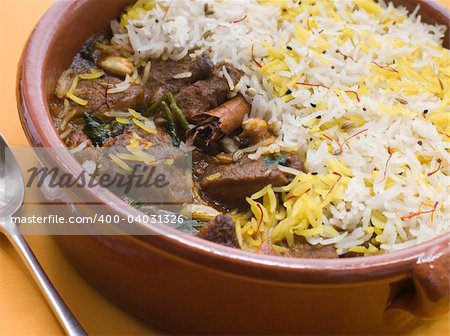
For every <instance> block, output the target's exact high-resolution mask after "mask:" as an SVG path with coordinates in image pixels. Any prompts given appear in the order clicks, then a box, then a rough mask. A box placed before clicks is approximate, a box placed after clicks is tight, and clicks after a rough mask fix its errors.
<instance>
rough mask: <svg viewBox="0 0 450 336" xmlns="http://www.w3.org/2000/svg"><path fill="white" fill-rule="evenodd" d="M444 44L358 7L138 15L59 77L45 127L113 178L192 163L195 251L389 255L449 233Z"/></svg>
mask: <svg viewBox="0 0 450 336" xmlns="http://www.w3.org/2000/svg"><path fill="white" fill-rule="evenodd" d="M445 29H446V27H444V26H437V25H429V24H426V23H424V22H422V21H421V18H420V16H418V15H417V10H416V11H414V12H413V13H408V12H407V10H406V9H405V8H402V7H394V6H393V5H392V4H391V3H384V2H382V1H380V2H375V1H372V0H351V1H327V0H302V1H291V0H286V1H284V0H280V1H264V0H259V1H257V0H249V1H218V0H217V1H212V0H207V1H157V0H148V1H147V0H139V1H137V2H136V3H135V4H134V5H132V6H130V7H128V8H126V9H124V11H123V13H122V15H121V16H120V18H118V19H117V20H115V21H113V22H112V23H111V35H110V36H101V37H93V38H92V39H90V40H89V41H87V43H86V45H85V46H84V47H83V48H82V50H81V51H80V53H79V54H78V55H77V56H76V58H75V59H74V63H73V64H72V66H71V68H70V69H68V70H67V71H66V72H64V73H63V74H62V76H61V78H60V81H59V83H58V87H57V89H56V95H57V97H58V98H57V100H56V103H55V104H54V105H53V111H54V116H55V124H56V126H57V127H58V129H59V131H60V133H61V136H62V138H63V139H64V141H65V142H66V144H67V145H68V146H69V147H72V148H75V150H76V151H79V150H81V149H83V148H86V147H113V146H123V147H126V151H125V153H119V154H117V155H112V156H111V160H112V161H113V163H114V164H115V165H116V167H117V168H118V169H121V170H124V171H127V170H129V168H130V167H129V162H130V161H141V162H146V163H148V164H152V163H151V161H152V160H151V158H149V157H148V156H145V153H144V151H143V150H142V148H141V147H152V146H153V147H155V146H176V147H180V146H181V147H184V148H187V149H190V150H192V151H193V176H194V179H193V187H192V190H193V194H194V200H195V202H193V203H192V204H186V205H185V207H184V211H185V213H189V214H190V215H192V217H193V218H194V219H196V220H197V221H198V225H199V226H198V232H196V234H197V235H199V236H200V237H202V238H205V239H208V240H211V241H215V242H217V243H221V244H224V245H228V246H234V247H238V248H242V249H244V250H247V251H254V252H257V253H264V254H272V255H286V256H292V257H317V258H320V257H325V258H331V257H339V256H341V257H342V256H344V257H347V256H355V255H371V254H377V253H383V252H392V251H396V250H399V249H403V248H406V247H409V246H412V245H415V244H418V243H421V242H423V241H426V240H429V239H431V238H433V237H436V236H438V235H441V234H443V233H445V232H448V230H449V227H450V215H449V213H450V212H449V189H450V188H449V187H450V179H449V173H450V169H449V159H450V156H449V148H450V144H449V141H450V51H449V50H448V49H445V48H444V47H443V46H442V42H443V37H444V34H445ZM99 125H100V126H102V127H103V126H104V128H103V129H102V130H103V131H104V132H103V133H101V134H103V135H105V134H106V136H104V137H102V136H100V137H99V136H98V133H95V132H94V131H95V126H97V127H98V126H99ZM105 129H107V131H105ZM172 163H173V162H172ZM181 180H182V179H181V178H180V181H181ZM171 196H174V197H175V196H176V195H171Z"/></svg>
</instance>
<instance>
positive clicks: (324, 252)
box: [287, 238, 339, 259]
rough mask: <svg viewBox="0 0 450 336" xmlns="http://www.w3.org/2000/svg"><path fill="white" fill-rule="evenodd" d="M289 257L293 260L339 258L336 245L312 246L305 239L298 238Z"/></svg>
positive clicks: (290, 250)
mask: <svg viewBox="0 0 450 336" xmlns="http://www.w3.org/2000/svg"><path fill="white" fill-rule="evenodd" d="M287 256H289V257H292V258H313V259H326V258H329V259H330V258H331V259H335V258H339V255H338V254H337V252H336V247H335V246H334V245H320V244H317V245H311V244H309V243H308V242H307V241H306V240H305V239H304V238H297V239H296V241H295V243H294V245H293V246H291V248H290V249H289V252H288V253H287Z"/></svg>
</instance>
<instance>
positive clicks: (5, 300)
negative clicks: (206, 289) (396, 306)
mask: <svg viewBox="0 0 450 336" xmlns="http://www.w3.org/2000/svg"><path fill="white" fill-rule="evenodd" d="M441 1H442V2H444V3H445V4H446V5H448V6H450V0H441ZM52 3H53V0H0V45H1V50H2V52H1V56H0V59H1V62H0V71H1V78H0V104H1V112H0V133H1V134H2V135H3V136H4V137H5V138H6V139H7V140H8V142H9V143H10V144H11V145H13V146H26V145H27V140H26V138H25V135H24V133H23V131H22V127H21V125H20V122H19V118H18V116H17V108H16V100H15V80H16V79H15V76H16V67H17V62H18V60H19V57H20V54H21V51H22V48H23V46H24V44H25V41H26V39H27V37H28V35H29V34H30V32H31V30H32V29H33V27H34V25H35V24H36V22H37V21H38V20H39V18H40V17H41V16H42V15H43V13H44V12H45V10H46V9H47V8H48V7H49V6H50V5H51V4H52ZM27 240H28V241H29V243H30V245H31V247H32V248H33V250H34V251H35V253H36V255H37V257H38V259H39V260H40V262H41V264H42V265H43V267H44V269H45V270H46V272H47V273H48V275H49V277H50V279H51V280H52V282H53V283H54V285H55V287H56V288H57V289H58V291H59V292H60V294H61V295H62V297H63V298H64V300H65V301H66V303H67V304H68V306H69V307H70V308H71V309H72V311H73V312H74V314H75V315H76V316H77V317H78V318H79V320H80V322H81V323H82V324H83V326H84V327H85V328H86V330H87V331H88V332H89V334H98V335H100V334H102V335H106V334H108V335H124V334H128V335H129V334H134V335H156V334H161V333H160V332H158V331H157V330H156V328H154V327H152V326H150V325H148V324H146V323H145V322H143V321H141V320H139V319H137V318H136V317H134V316H132V315H130V314H129V313H127V312H125V311H123V310H122V309H121V308H120V307H117V306H115V305H114V304H113V303H111V302H110V301H109V300H108V299H107V298H105V297H103V296H102V295H100V294H99V293H98V292H96V290H95V289H94V288H92V287H91V286H90V285H89V284H88V283H87V282H86V281H85V280H84V279H82V278H81V276H80V275H79V274H78V273H77V271H76V270H75V269H74V268H73V267H72V266H71V265H70V263H69V262H68V261H67V260H66V259H65V258H64V257H63V256H62V255H61V252H60V251H59V250H58V248H57V246H56V245H55V243H54V241H53V240H52V239H51V238H50V237H45V236H30V237H27ZM61 334H63V331H62V329H61V328H60V326H59V324H58V322H57V320H56V319H55V317H54V316H53V314H52V312H51V310H50V308H49V307H48V305H47V303H46V301H45V299H44V298H43V297H42V295H41V293H40V291H39V289H38V288H37V286H36V285H35V284H34V282H33V280H32V278H31V276H30V275H29V274H28V272H27V270H26V269H25V267H24V266H23V265H22V263H21V261H20V259H19V257H18V256H17V255H16V253H15V252H14V250H13V249H12V247H11V246H10V244H9V243H8V241H7V240H6V239H5V238H4V237H3V236H0V335H61ZM411 335H430V336H446V335H450V315H446V316H444V317H442V318H440V319H439V320H436V321H432V322H428V323H426V324H424V325H423V326H421V327H420V328H419V329H416V330H414V331H413V332H412V333H411Z"/></svg>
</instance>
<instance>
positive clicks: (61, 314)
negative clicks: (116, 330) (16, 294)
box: [4, 224, 87, 336]
mask: <svg viewBox="0 0 450 336" xmlns="http://www.w3.org/2000/svg"><path fill="white" fill-rule="evenodd" d="M4 234H5V235H6V237H7V238H8V240H9V241H10V242H11V244H12V245H13V246H14V248H15V250H16V251H17V252H18V253H19V254H20V256H21V258H22V260H23V261H24V262H25V264H26V266H27V268H28V270H29V271H30V272H31V274H32V275H33V278H34V280H35V281H36V283H37V284H38V285H39V288H40V289H41V291H42V294H43V295H44V296H45V298H46V299H47V301H48V303H49V305H50V307H51V308H52V310H53V312H54V314H55V315H56V317H57V318H58V320H59V322H60V323H61V326H62V327H63V329H64V330H65V331H66V333H67V335H69V336H84V335H87V332H86V330H84V328H83V327H82V326H81V324H80V323H79V322H78V320H77V319H76V317H75V316H74V315H73V314H72V312H71V311H70V309H69V307H67V305H66V304H65V303H64V301H63V299H62V298H61V296H60V295H59V294H58V292H57V290H56V288H55V287H54V286H53V285H52V283H51V282H50V279H49V278H48V277H47V274H45V271H44V270H43V269H42V267H41V265H40V264H39V261H38V260H37V259H36V256H35V255H34V253H33V251H32V250H31V248H30V246H29V245H28V243H27V241H26V240H25V238H24V237H23V236H22V235H21V234H20V233H19V232H18V230H17V228H15V229H14V224H11V225H10V229H9V230H5V232H4Z"/></svg>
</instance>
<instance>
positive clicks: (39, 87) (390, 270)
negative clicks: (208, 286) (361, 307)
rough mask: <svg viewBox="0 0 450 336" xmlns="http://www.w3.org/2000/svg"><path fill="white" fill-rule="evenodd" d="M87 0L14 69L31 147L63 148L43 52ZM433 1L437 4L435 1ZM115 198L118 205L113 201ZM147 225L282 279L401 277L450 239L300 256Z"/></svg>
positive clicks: (39, 29)
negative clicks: (358, 253) (365, 252)
mask: <svg viewBox="0 0 450 336" xmlns="http://www.w3.org/2000/svg"><path fill="white" fill-rule="evenodd" d="M90 1H91V0H77V1H65V0H59V1H57V2H56V3H55V4H54V5H53V6H52V7H51V8H50V9H49V10H48V11H47V13H46V14H45V15H44V16H43V17H42V18H41V20H40V21H39V22H38V24H37V26H36V27H35V29H34V31H33V33H32V34H31V36H30V38H29V40H28V42H27V45H26V46H25V49H24V52H23V54H22V58H21V60H20V63H19V68H18V76H17V105H18V109H19V116H20V119H21V123H22V127H23V129H24V131H25V133H26V136H27V138H28V141H29V142H30V143H31V144H32V145H33V146H38V147H52V148H55V147H57V148H66V147H65V145H64V144H63V142H62V140H61V139H60V137H59V134H58V133H57V131H56V129H55V128H54V126H53V122H52V119H51V114H50V111H49V107H48V103H47V97H46V92H45V78H44V71H43V69H44V68H45V67H46V66H47V59H46V51H47V49H48V48H49V46H50V45H51V44H52V43H53V42H54V39H53V38H54V36H55V32H56V31H58V29H59V27H60V26H61V25H62V24H63V22H64V21H65V20H66V19H67V17H68V15H70V13H72V12H73V11H76V10H80V8H82V7H83V6H89V2H90ZM423 4H424V6H428V5H429V2H428V1H427V0H424V1H423ZM433 6H435V7H436V6H437V7H440V6H441V5H439V4H438V3H434V4H433ZM441 7H442V8H441V11H442V12H443V13H444V14H443V15H444V16H447V17H449V20H450V15H449V11H448V10H447V9H446V8H445V7H443V6H441ZM59 154H60V156H59V157H57V158H55V160H57V161H58V164H59V165H60V166H61V167H63V168H64V169H66V170H67V171H69V172H71V173H73V174H77V173H80V172H81V170H82V167H81V165H80V164H79V163H78V161H77V160H76V159H75V158H74V156H73V155H72V154H71V153H70V152H69V150H68V149H67V148H66V150H65V151H60V152H59ZM86 192H87V193H88V194H90V197H95V198H96V199H98V200H99V201H100V202H102V203H104V204H106V205H107V206H108V210H109V211H110V212H112V213H116V214H119V215H120V216H123V217H126V216H128V215H133V216H137V215H139V214H140V212H139V211H138V210H137V209H135V208H133V207H132V206H130V205H127V204H125V202H123V201H122V200H120V199H119V198H118V197H117V196H115V195H114V194H112V193H111V192H109V191H108V192H102V193H99V194H96V195H94V192H93V191H92V190H86ZM119 202H120V204H122V205H123V206H121V207H117V206H115V204H118V203H119ZM137 225H140V224H137ZM140 227H141V228H144V227H145V226H144V225H140ZM146 230H148V232H149V234H152V235H148V236H147V235H145V236H138V237H137V238H138V239H139V240H140V241H141V242H142V243H143V244H152V245H153V246H155V247H158V248H159V249H161V250H165V251H167V252H169V253H172V254H175V255H177V256H178V257H180V258H184V259H188V260H190V261H192V262H194V263H198V264H201V265H203V266H207V267H210V268H214V269H219V270H222V271H225V272H229V273H230V272H231V273H235V274H240V275H244V276H250V277H258V278H261V279H265V280H268V281H278V282H280V281H281V282H286V283H289V282H296V283H298V282H301V283H311V284H312V283H314V284H317V283H322V284H345V283H355V282H367V281H378V280H381V279H385V278H391V277H400V278H402V277H405V276H406V275H407V273H408V272H409V271H410V269H411V267H413V265H414V264H415V263H416V262H417V260H419V259H420V258H421V257H422V256H424V255H425V254H426V252H427V251H428V250H430V249H432V248H433V247H435V246H437V245H439V246H441V245H442V246H445V245H447V246H448V245H449V243H450V233H445V234H443V235H440V236H438V237H436V238H434V239H432V240H429V241H427V242H424V243H421V244H418V245H415V246H412V247H408V248H405V249H402V250H399V251H396V252H391V253H388V254H382V255H375V256H366V257H355V258H342V259H303V258H286V257H279V256H267V255H260V254H256V253H251V252H245V251H242V250H239V249H235V248H229V247H225V246H221V245H218V244H214V243H211V242H209V241H206V240H203V239H200V238H197V237H193V236H190V235H188V234H183V233H179V232H178V231H176V230H175V229H172V228H170V227H164V226H162V225H161V226H158V225H157V226H152V227H146ZM155 233H159V234H157V235H155ZM128 238H132V237H128ZM135 238H136V237H135Z"/></svg>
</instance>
